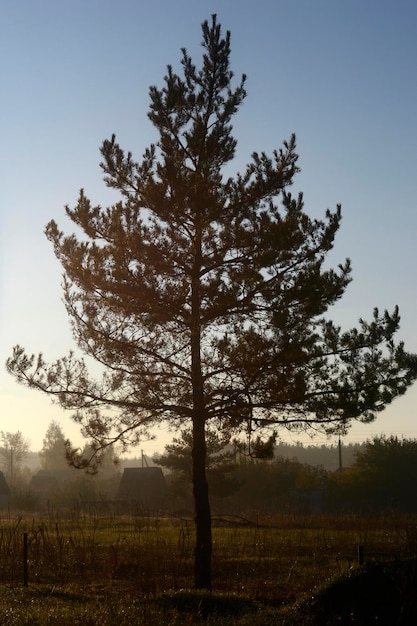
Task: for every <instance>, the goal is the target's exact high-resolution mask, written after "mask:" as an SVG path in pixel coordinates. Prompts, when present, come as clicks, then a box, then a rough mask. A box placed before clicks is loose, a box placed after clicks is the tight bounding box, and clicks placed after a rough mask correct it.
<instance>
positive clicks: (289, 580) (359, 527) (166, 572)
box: [0, 515, 417, 626]
mask: <svg viewBox="0 0 417 626" xmlns="http://www.w3.org/2000/svg"><path fill="white" fill-rule="evenodd" d="M247 517H248V519H250V518H251V516H249V515H248V516H247ZM253 519H254V520H255V521H254V522H253V523H252V524H248V523H244V520H238V519H237V518H231V519H225V518H220V519H217V520H216V521H215V523H214V528H213V585H214V591H213V593H211V594H210V593H206V592H197V591H194V590H192V589H190V586H191V584H192V575H193V543H194V529H193V524H192V521H191V520H178V519H170V518H153V517H139V516H110V517H105V516H98V515H89V516H85V517H82V516H79V515H77V516H76V515H74V516H68V517H61V516H60V517H58V516H56V517H52V516H50V517H42V516H38V517H31V518H26V517H24V516H21V517H15V516H13V515H7V516H3V517H2V518H0V615H1V616H2V617H1V624H2V625H3V624H4V625H5V626H6V625H9V624H10V625H11V624H16V625H19V626H20V625H24V624H32V625H36V624H39V625H42V624H60V625H61V626H62V625H65V624H83V625H84V626H88V625H90V624H91V625H95V624H103V625H104V624H109V625H110V624H118V625H120V626H123V625H124V624H129V625H131V624H146V625H147V626H152V625H153V624H155V625H157V624H158V626H159V625H160V624H201V623H205V624H211V625H216V624H226V625H227V624H233V625H235V624H236V625H240V626H244V625H245V624H250V625H251V626H254V625H262V624H265V625H266V624H282V625H284V624H285V625H288V626H295V625H296V624H298V623H299V624H301V623H302V624H303V626H309V625H313V624H320V625H321V626H324V625H325V624H327V623H329V624H339V623H340V624H344V623H346V624H348V623H349V624H350V623H355V624H361V623H373V622H372V621H369V616H368V621H367V622H361V621H358V620H360V615H359V613H357V615H356V617H354V616H355V611H354V608H352V606H350V605H349V604H348V605H347V606H342V605H343V603H342V602H341V598H345V597H347V598H349V597H355V596H358V589H360V588H365V587H366V584H368V587H369V589H372V588H373V587H372V584H373V583H372V582H369V581H372V580H373V579H375V580H377V581H378V588H379V589H384V585H385V586H386V589H387V590H391V592H392V593H391V596H392V597H394V596H393V594H394V595H395V593H396V594H397V595H396V596H395V598H396V600H397V604H398V606H399V608H398V612H399V615H406V614H407V610H408V608H407V607H409V605H410V602H409V601H408V599H407V597H406V595H407V593H408V592H407V589H411V588H412V586H413V585H414V587H415V583H416V580H415V578H416V576H417V575H416V572H417V567H414V566H412V565H408V566H407V567H408V569H407V567H405V566H404V567H403V566H401V567H400V565H397V569H396V570H395V567H394V566H393V565H392V566H388V565H387V563H388V562H390V561H393V562H396V563H397V564H398V563H403V559H406V558H407V557H412V556H414V555H415V554H417V542H416V537H417V533H416V529H417V520H416V519H411V518H407V519H404V518H398V517H395V516H391V517H384V518H375V519H371V518H366V519H360V518H355V517H344V518H329V517H324V516H323V517H310V518H308V517H291V518H290V517H285V516H281V517H277V518H274V519H271V518H269V519H256V518H255V517H254V518H253ZM240 522H242V523H241V524H240ZM23 533H27V536H28V544H29V547H28V553H29V554H28V557H29V561H28V575H29V584H28V586H27V587H25V586H24V585H23V562H22V560H23V559H22V549H23V548H22V545H23V541H22V538H23ZM358 545H362V546H363V548H364V553H365V559H366V566H364V567H358V565H357V546H358ZM378 563H382V564H383V566H384V567H385V570H384V569H383V570H378V569H377V568H378V567H382V566H379V565H377V564H378ZM407 563H413V561H412V560H411V561H407ZM384 564H385V565H384ZM390 567H391V569H389V568H390ZM372 568H374V570H373V569H372ZM361 577H362V578H361ZM395 580H397V581H398V580H400V581H401V589H400V591H398V590H397V591H395V589H394V583H393V581H395ZM365 581H367V582H365ZM409 581H412V582H411V583H410V582H409ZM348 589H353V590H354V592H351V591H348ZM410 593H411V592H410ZM352 594H353V595H352ZM369 594H371V591H369ZM369 594H368V595H369ZM371 595H372V594H371ZM385 595H386V597H388V596H389V594H388V591H387V593H386V594H385ZM369 597H370V596H369ZM378 597H380V595H379V596H378V594H377V596H376V598H378ZM335 599H336V601H335ZM332 602H333V604H332ZM323 607H324V608H323ZM401 607H402V608H401ZM323 610H324V613H323ZM372 610H373V611H374V613H375V611H376V609H372ZM413 610H414V609H413ZM332 611H333V613H332ZM338 611H339V613H337V612H338ZM343 611H345V612H344V613H343ZM324 614H326V615H332V618H331V619H332V620H333V621H330V622H325V621H323V620H324V618H323V615H324ZM349 615H350V617H349ZM352 615H353V617H352ZM375 615H376V613H375ZM346 616H348V617H346ZM383 617H384V615H382V617H381V618H380V619H379V621H378V622H377V623H378V624H381V623H384V622H383V621H381V619H382V618H383ZM339 618H340V619H339ZM329 619H330V618H329ZM343 619H344V620H345V621H341V620H343ZM347 619H351V621H346V620H347ZM352 619H353V620H354V619H356V621H352ZM297 620H298V621H297ZM314 620H316V621H314ZM396 623H398V624H401V623H404V624H407V622H401V621H398V622H396V621H391V622H390V625H391V624H396ZM410 623H414V622H413V621H412V622H410Z"/></svg>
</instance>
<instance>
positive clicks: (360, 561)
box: [358, 546, 364, 565]
mask: <svg viewBox="0 0 417 626" xmlns="http://www.w3.org/2000/svg"><path fill="white" fill-rule="evenodd" d="M363 563H364V559H363V546H358V565H363Z"/></svg>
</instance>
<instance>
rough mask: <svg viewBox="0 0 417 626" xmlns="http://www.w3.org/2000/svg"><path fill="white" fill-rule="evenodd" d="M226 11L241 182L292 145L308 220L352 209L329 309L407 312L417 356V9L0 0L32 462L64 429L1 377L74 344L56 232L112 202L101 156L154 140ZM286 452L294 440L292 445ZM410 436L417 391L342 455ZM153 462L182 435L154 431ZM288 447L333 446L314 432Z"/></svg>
mask: <svg viewBox="0 0 417 626" xmlns="http://www.w3.org/2000/svg"><path fill="white" fill-rule="evenodd" d="M213 13H216V14H217V16H218V20H219V21H220V23H221V24H222V27H223V29H224V30H226V29H227V30H230V31H231V36H232V39H231V47H232V57H231V59H232V68H233V70H234V73H235V76H236V78H237V79H238V78H239V77H240V75H241V74H242V73H246V74H247V76H248V79H247V92H248V95H247V98H246V100H245V102H244V104H243V105H242V107H241V109H240V111H239V113H238V115H237V117H236V118H235V122H234V134H235V136H236V138H237V140H238V148H237V153H236V160H235V163H234V167H236V171H237V170H243V169H244V167H245V164H246V163H247V162H248V161H249V160H250V156H251V154H252V152H253V151H254V150H257V151H263V150H264V151H266V152H267V153H269V154H270V153H271V152H272V150H274V149H276V148H278V149H279V147H280V146H281V145H282V142H283V141H284V140H285V139H288V138H289V137H290V135H291V134H292V133H293V132H295V133H296V135H297V144H298V152H299V155H300V159H299V165H300V167H301V170H302V171H301V173H300V174H299V175H298V176H297V178H296V179H295V181H294V187H293V191H294V193H298V192H299V191H302V192H303V193H304V199H305V208H306V211H307V212H308V213H310V214H311V215H312V216H314V217H322V216H324V212H325V210H326V209H327V208H330V209H334V208H335V206H336V204H338V203H341V204H342V213H343V222H342V227H341V229H340V231H339V233H338V235H337V238H336V244H335V248H334V250H333V252H332V253H331V256H330V259H329V261H330V262H331V264H333V265H337V264H338V263H340V262H343V261H344V260H345V258H346V257H350V258H351V260H352V265H353V282H352V283H351V285H350V286H349V288H348V290H347V292H346V294H345V296H344V298H343V299H342V300H341V301H340V302H339V303H338V304H337V305H336V306H335V307H334V309H332V310H331V311H330V312H329V316H330V317H331V318H332V319H333V320H334V321H335V322H337V323H339V324H340V325H341V326H342V327H343V328H346V329H347V328H350V327H352V326H354V325H356V323H357V320H358V319H359V318H360V317H362V318H365V319H370V318H371V316H372V311H373V308H374V307H378V308H379V309H380V310H384V309H388V310H390V311H392V309H393V308H394V306H395V305H396V304H398V305H399V307H400V313H401V319H402V323H401V329H400V331H399V333H398V338H399V339H401V340H403V341H404V342H405V346H406V349H407V350H409V351H414V352H417V335H416V330H415V320H416V315H417V295H416V270H417V246H416V245H415V241H416V234H417V211H416V203H417V176H416V174H415V169H416V164H417V117H416V102H417V78H416V77H417V73H416V61H417V37H416V23H417V4H416V3H415V0H395V2H394V0H391V1H387V0H338V1H337V0H314V1H313V0H259V1H258V2H253V1H248V0H222V1H221V0H212V1H209V0H176V1H175V2H172V1H171V0H164V1H163V0H153V1H152V2H149V3H144V2H138V1H137V0H135V1H134V0H118V2H117V3H116V2H114V0H112V1H108V0H87V1H86V0H60V1H59V2H56V0H42V1H41V2H35V1H34V0H14V2H6V1H3V2H0V59H1V61H0V79H1V90H2V95H1V99H0V111H1V115H0V131H1V139H0V163H1V169H0V177H1V184H0V361H1V367H0V431H1V430H3V431H7V432H16V431H17V430H20V431H21V432H22V434H23V435H24V436H25V437H26V438H27V439H28V440H29V442H30V447H31V449H33V450H39V449H40V448H41V447H42V440H43V437H44V436H45V433H46V430H47V428H48V425H49V424H50V422H51V421H52V420H55V421H58V422H59V423H60V424H61V427H62V429H63V431H64V433H65V435H66V436H67V437H70V438H71V439H72V440H73V441H74V442H75V443H76V444H78V445H82V444H83V441H82V439H81V436H80V434H79V430H78V427H77V426H76V425H75V424H74V423H73V422H72V421H71V419H70V415H69V414H67V413H65V412H63V411H62V410H61V409H60V408H59V407H58V406H56V405H52V404H51V402H50V400H49V398H48V397H46V396H43V395H42V394H40V393H39V392H37V391H33V390H28V389H26V388H24V387H22V386H20V385H18V384H17V383H16V382H15V381H14V379H13V378H12V377H11V376H10V375H9V374H8V373H7V372H6V370H5V367H4V366H3V363H4V362H5V361H6V359H7V357H8V356H10V355H11V353H12V348H13V346H14V345H16V344H20V345H23V346H24V347H25V348H26V349H27V351H28V352H29V353H36V354H37V353H38V352H42V353H43V355H44V357H45V359H46V360H48V361H50V360H54V359H56V358H59V357H60V356H63V355H65V354H66V353H67V352H68V351H69V350H70V349H72V348H74V347H75V344H74V341H73V339H72V336H71V332H70V328H69V321H68V318H67V316H66V312H65V308H64V305H63V303H62V300H61V297H62V294H61V270H60V266H59V264H58V261H57V260H56V259H55V257H54V254H53V250H52V247H51V244H50V243H49V242H48V241H47V239H46V237H45V235H44V228H45V225H46V224H47V223H48V222H49V221H50V220H51V219H54V220H55V221H57V222H58V225H59V226H60V228H62V229H63V230H64V231H65V232H72V226H71V223H70V222H69V220H68V219H67V218H66V217H65V212H64V207H65V205H67V204H68V205H70V206H74V205H75V203H76V199H77V196H78V192H79V189H80V188H84V189H85V192H86V194H87V196H88V197H89V198H90V199H91V201H92V202H93V204H94V205H95V204H102V205H104V206H106V205H108V204H111V203H112V202H114V200H115V196H114V194H113V195H112V194H111V193H110V191H109V190H108V189H106V187H105V185H104V183H103V181H102V172H101V170H100V168H99V162H100V154H99V147H100V145H101V143H102V142H103V140H104V139H107V138H110V137H111V135H112V134H113V133H115V134H116V137H117V140H118V142H119V143H120V145H121V146H122V147H123V148H124V149H125V150H131V151H132V152H133V154H134V156H135V157H136V159H137V160H140V158H141V156H142V154H143V152H144V150H145V148H146V147H147V146H148V145H149V144H150V143H151V142H152V141H155V140H156V139H157V135H156V132H155V130H154V128H153V127H152V125H151V123H150V121H149V120H148V118H147V112H148V105H149V98H148V89H149V86H150V85H154V84H155V85H158V86H161V85H162V80H163V76H164V74H165V71H166V66H167V64H172V65H173V66H174V69H175V70H178V71H179V70H180V65H179V61H180V57H181V53H180V50H181V48H182V47H186V48H187V50H188V52H189V53H190V54H191V56H192V57H193V59H194V61H195V62H196V63H197V64H199V61H200V58H201V50H202V49H201V46H200V43H201V23H202V22H203V21H204V20H205V19H210V16H211V14H213ZM281 434H282V436H283V437H284V438H287V439H288V437H286V435H285V434H284V433H281ZM381 434H386V435H391V434H392V435H398V436H399V437H401V436H404V437H413V438H414V437H416V438H417V385H415V386H414V387H413V388H412V389H410V390H409V391H408V393H407V394H406V395H405V396H404V397H403V398H401V399H399V400H397V401H395V402H394V403H393V404H392V405H391V406H390V407H388V408H387V409H386V410H385V411H384V413H382V414H381V415H380V416H379V417H378V418H377V420H376V421H375V422H374V423H373V424H371V425H366V426H365V425H354V426H353V427H352V428H351V430H350V432H349V434H348V435H347V436H346V438H345V439H346V441H348V442H354V441H363V440H366V439H368V438H371V437H374V436H377V435H381ZM156 435H157V437H156V439H155V440H154V441H152V442H147V443H146V442H145V443H144V444H143V446H141V447H142V449H144V450H145V452H146V453H152V452H153V451H161V450H162V449H163V447H164V446H165V445H166V443H168V442H169V441H170V439H171V438H172V436H173V434H172V433H168V432H166V431H163V430H161V429H160V430H159V431H157V432H156ZM289 440H290V441H291V440H293V441H296V440H297V441H302V442H303V443H305V444H314V443H320V444H322V443H334V442H333V441H332V440H330V441H327V440H326V439H325V438H324V437H321V438H318V439H315V440H310V438H309V437H307V436H305V435H303V436H302V437H301V436H299V435H298V436H293V437H292V439H291V438H290V439H289Z"/></svg>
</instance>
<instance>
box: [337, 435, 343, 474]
mask: <svg viewBox="0 0 417 626" xmlns="http://www.w3.org/2000/svg"><path fill="white" fill-rule="evenodd" d="M338 447H339V470H341V469H342V468H343V466H342V441H341V439H340V435H339V446H338Z"/></svg>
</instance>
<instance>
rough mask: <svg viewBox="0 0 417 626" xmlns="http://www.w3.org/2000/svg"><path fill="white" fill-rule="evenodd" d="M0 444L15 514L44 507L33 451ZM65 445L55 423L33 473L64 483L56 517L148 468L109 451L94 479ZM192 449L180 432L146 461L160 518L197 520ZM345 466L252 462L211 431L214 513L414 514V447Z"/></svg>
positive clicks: (362, 455)
mask: <svg viewBox="0 0 417 626" xmlns="http://www.w3.org/2000/svg"><path fill="white" fill-rule="evenodd" d="M0 439H1V445H0V466H1V469H2V471H3V473H4V475H5V477H6V479H7V481H8V482H9V484H10V486H11V488H12V499H11V505H12V507H13V508H18V509H22V510H37V509H38V508H39V507H40V506H42V505H41V504H40V502H39V498H37V497H36V494H35V493H31V490H30V480H31V477H32V476H33V474H34V471H33V470H32V471H31V470H30V469H29V468H28V467H27V465H25V460H26V459H27V456H28V455H29V454H30V451H29V443H28V442H27V441H26V440H25V439H24V437H23V436H22V434H21V433H20V432H17V433H8V432H4V431H2V432H1V433H0ZM65 441H66V439H65V435H64V433H63V431H62V429H61V427H60V426H59V424H57V423H56V422H52V423H51V424H50V426H49V427H48V430H47V432H46V435H45V438H44V440H43V447H42V449H41V451H40V452H38V453H36V455H35V456H36V459H37V467H36V470H37V469H38V468H40V469H43V470H51V471H53V472H56V471H58V472H60V476H61V483H60V484H59V485H57V487H56V488H55V490H52V491H51V493H50V494H49V502H50V503H51V504H52V505H53V506H55V507H56V508H58V509H59V508H63V509H68V508H70V507H74V506H76V505H78V504H79V503H80V500H81V501H82V502H88V503H90V504H91V505H93V504H94V503H97V502H103V501H108V502H111V501H113V500H114V498H115V494H116V492H117V488H118V485H119V481H120V478H121V474H122V472H123V468H124V467H132V466H136V467H140V466H141V465H143V463H144V459H143V457H141V458H136V459H135V458H129V459H122V460H120V462H118V459H117V456H116V454H115V452H114V450H113V449H108V451H107V458H106V459H103V462H102V464H101V466H100V469H99V471H98V473H97V475H95V476H90V475H87V474H86V473H85V472H84V471H80V470H77V469H75V468H72V467H70V466H69V465H68V460H67V459H66V457H65ZM11 445H13V446H14V448H13V456H14V458H13V459H12V455H11V448H10V446H11ZM191 445H192V439H191V435H190V433H189V432H187V431H183V432H182V433H181V434H180V435H179V436H178V437H176V438H174V439H173V441H172V443H171V444H168V445H167V446H166V447H165V451H164V453H163V454H159V455H155V456H154V458H153V460H150V459H148V458H145V464H146V465H148V464H156V465H159V466H160V467H162V468H163V470H164V473H165V476H166V479H167V483H168V497H167V499H166V502H165V510H164V511H159V512H163V513H170V514H175V513H181V512H182V513H186V514H187V515H192V510H193V499H192V455H191ZM86 453H87V451H86ZM348 453H349V454H348ZM32 454H34V453H32ZM343 458H344V459H345V463H344V464H343V467H342V468H339V467H338V463H339V449H338V446H336V445H332V446H325V445H322V446H317V447H316V446H306V447H304V446H302V445H301V444H292V445H291V444H285V443H283V442H278V443H276V444H275V445H274V447H273V452H272V454H271V455H270V458H263V459H259V458H256V457H253V456H251V455H250V454H249V453H248V452H247V447H246V449H245V446H242V445H231V444H230V443H228V442H225V441H224V440H222V439H221V437H219V435H218V434H217V433H215V432H211V431H209V432H208V436H207V466H206V475H207V480H208V484H209V488H210V492H211V498H212V506H213V510H214V512H215V513H216V514H220V513H221V514H247V515H250V516H253V515H255V514H263V515H265V514H274V515H277V514H278V515H279V514H284V513H318V512H322V513H326V512H327V513H335V514H337V513H347V512H349V513H360V514H367V513H391V512H392V513H415V512H417V440H415V439H405V438H402V439H401V438H398V437H394V436H391V437H386V436H381V437H375V438H374V439H372V440H369V441H367V442H365V443H362V444H350V445H349V446H346V447H345V448H344V449H343V448H342V459H343ZM307 459H309V460H307ZM335 468H336V469H335ZM36 470H35V472H36Z"/></svg>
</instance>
